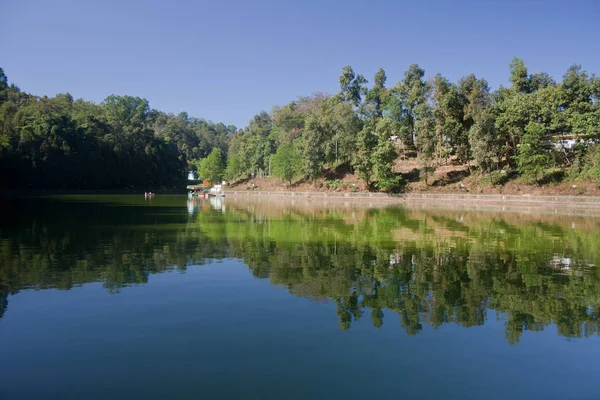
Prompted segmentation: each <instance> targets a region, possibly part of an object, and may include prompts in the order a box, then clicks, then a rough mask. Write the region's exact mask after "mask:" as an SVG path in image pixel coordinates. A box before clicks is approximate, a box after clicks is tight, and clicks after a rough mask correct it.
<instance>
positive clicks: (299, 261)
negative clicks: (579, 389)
mask: <svg viewBox="0 0 600 400" xmlns="http://www.w3.org/2000/svg"><path fill="white" fill-rule="evenodd" d="M3 209H4V210H6V212H5V213H6V216H7V218H6V219H5V221H4V223H3V225H2V227H1V228H0V316H1V315H3V314H4V312H5V310H6V308H7V306H8V295H9V294H13V295H14V294H16V293H18V292H19V290H23V289H26V288H39V289H43V288H59V289H70V288H72V287H73V286H77V285H82V284H84V283H87V282H96V281H99V282H103V284H104V286H105V288H106V289H107V290H109V291H110V292H114V293H118V292H119V291H120V290H122V289H123V288H124V287H126V286H131V285H136V284H143V283H145V282H147V281H148V278H149V276H150V275H151V274H154V273H160V272H163V271H169V270H174V269H177V270H180V271H185V269H186V268H187V267H188V266H190V265H198V264H204V263H206V262H211V261H212V260H215V259H222V258H227V257H235V258H240V259H243V260H244V262H245V263H246V264H247V265H248V268H249V269H250V270H251V271H252V274H253V275H254V276H255V277H257V278H268V279H269V280H270V282H271V283H272V284H274V285H282V286H285V287H286V288H287V289H288V291H289V293H290V294H292V295H295V296H302V297H307V298H310V299H313V300H315V301H331V302H333V303H335V304H336V306H337V316H338V319H339V326H340V329H342V330H347V329H350V328H351V326H352V322H353V321H355V320H358V319H360V318H370V320H371V321H372V323H373V325H374V326H376V327H380V326H382V325H383V324H384V321H385V323H398V322H396V321H397V319H399V323H400V324H401V326H402V327H403V328H404V330H405V331H406V332H407V333H408V334H410V335H415V334H417V333H419V331H421V330H422V328H423V325H425V324H429V325H431V326H433V327H439V326H441V325H443V324H447V323H454V324H457V325H460V326H464V327H470V326H479V325H483V324H485V322H486V318H487V310H489V309H493V310H495V311H497V312H498V313H500V315H502V317H503V318H505V319H506V324H505V327H506V329H505V335H506V338H507V340H508V341H509V342H510V343H517V342H518V341H519V337H520V336H521V334H522V332H523V331H524V330H534V331H538V330H542V329H544V328H545V327H546V326H548V325H550V324H554V325H556V326H557V329H558V332H559V334H560V335H563V336H565V337H569V338H572V337H586V336H590V335H595V334H596V335H597V334H598V315H599V305H600V284H599V279H598V268H597V266H598V265H599V262H600V251H599V250H600V249H599V247H600V219H597V218H585V217H569V216H548V215H525V214H519V213H512V214H502V213H495V212H477V213H474V212H465V211H443V210H429V211H423V210H415V209H410V208H405V207H399V206H396V207H380V208H369V207H366V206H364V205H347V204H334V205H324V204H319V203H317V202H316V200H312V201H310V200H309V201H307V200H303V201H298V202H294V203H291V202H277V201H264V200H261V201H246V200H238V199H234V198H231V199H229V198H227V199H225V200H219V199H212V201H211V202H209V201H207V200H194V201H191V200H189V199H187V198H186V197H183V196H157V197H155V198H153V199H151V200H148V199H144V198H143V197H142V196H55V197H45V198H28V199H19V200H18V201H10V202H8V203H5V204H3Z"/></svg>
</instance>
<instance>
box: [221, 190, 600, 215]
mask: <svg viewBox="0 0 600 400" xmlns="http://www.w3.org/2000/svg"><path fill="white" fill-rule="evenodd" d="M226 195H227V196H228V197H237V198H244V197H246V198H273V199H295V200H302V199H305V200H307V201H311V202H315V201H318V202H329V201H332V202H334V201H335V202H338V201H343V202H358V203H371V204H378V203H384V204H412V205H419V204H422V205H424V206H427V207H439V208H460V209H474V210H477V209H486V208H490V206H493V207H491V208H494V209H500V210H506V211H510V210H511V209H518V210H520V211H527V210H531V211H535V210H540V211H541V210H542V209H544V210H545V211H550V212H554V213H563V212H566V211H569V212H574V211H583V210H594V211H595V212H594V214H596V213H598V214H599V215H600V196H533V195H496V194H461V193H456V194H441V193H403V194H388V193H342V192H285V191H251V190H248V191H233V190H232V191H226Z"/></svg>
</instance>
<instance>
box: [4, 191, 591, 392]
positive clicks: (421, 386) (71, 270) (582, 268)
mask: <svg viewBox="0 0 600 400" xmlns="http://www.w3.org/2000/svg"><path fill="white" fill-rule="evenodd" d="M2 214H3V216H2V222H1V223H0V398H1V399H3V400H8V399H107V398H115V399H116V398H124V399H133V398H140V399H165V398H194V399H196V398H197V399H332V398H342V399H354V398H383V399H397V398H409V399H414V398H444V399H482V398H485V399H506V398H512V399H530V398H544V399H565V398H569V399H596V398H599V397H600V387H599V386H598V383H597V381H596V379H597V376H598V371H599V369H598V365H599V364H598V363H599V360H600V338H599V315H600V277H599V266H600V218H595V217H589V216H570V215H549V214H540V215H536V214H531V213H515V212H511V213H502V212H498V211H476V212H472V211H466V210H452V209H449V210H444V209H439V208H436V209H422V207H407V206H401V205H397V206H386V207H384V206H377V207H369V206H368V205H365V204H347V203H330V204H326V203H323V202H322V201H321V200H316V199H297V200H295V201H278V200H269V199H254V200H244V199H236V198H233V197H232V198H229V197H226V198H224V199H214V198H213V199H210V201H209V200H203V199H196V200H190V199H188V197H187V196H176V195H172V196H170V195H158V196H155V197H154V198H152V199H145V198H144V196H142V195H127V196H125V195H114V196H113V195H98V196H91V195H63V196H45V197H29V198H20V199H13V200H3V202H2Z"/></svg>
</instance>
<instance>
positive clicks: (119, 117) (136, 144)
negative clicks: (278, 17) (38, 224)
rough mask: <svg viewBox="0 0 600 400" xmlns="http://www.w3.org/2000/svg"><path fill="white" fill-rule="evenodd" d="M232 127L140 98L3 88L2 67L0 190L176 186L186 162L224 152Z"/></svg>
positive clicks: (14, 87)
mask: <svg viewBox="0 0 600 400" xmlns="http://www.w3.org/2000/svg"><path fill="white" fill-rule="evenodd" d="M234 131H235V127H233V126H225V125H223V124H221V123H219V124H214V123H212V122H207V121H205V120H202V119H196V118H191V117H189V116H188V115H187V114H186V113H180V114H179V115H177V116H175V115H172V114H166V113H164V112H160V111H157V110H153V109H151V108H150V106H149V104H148V101H147V100H145V99H141V98H139V97H131V96H115V95H111V96H109V97H107V98H106V100H104V101H103V102H102V103H101V104H94V103H91V102H87V101H84V100H82V99H79V100H74V99H73V97H72V96H71V95H70V94H69V93H65V94H59V95H57V96H55V97H53V98H48V97H45V96H44V97H37V96H33V95H30V94H27V93H24V92H22V91H21V90H20V89H19V88H18V87H17V86H15V85H8V80H7V78H6V75H5V74H4V71H2V69H1V68H0V187H3V188H6V187H9V188H70V189H75V188H93V189H112V188H127V187H132V186H133V187H162V186H173V185H176V184H177V183H180V182H182V181H183V180H184V179H185V177H186V176H187V173H186V171H187V170H188V163H191V162H193V161H194V160H197V159H201V158H204V157H206V156H207V155H208V154H209V153H210V152H211V151H212V150H213V149H215V148H218V149H221V150H222V151H223V152H224V153H226V152H227V148H228V142H229V138H230V136H231V135H232V134H233V132H234Z"/></svg>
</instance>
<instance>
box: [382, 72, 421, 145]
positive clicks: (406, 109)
mask: <svg viewBox="0 0 600 400" xmlns="http://www.w3.org/2000/svg"><path fill="white" fill-rule="evenodd" d="M424 76H425V70H423V69H422V68H421V67H419V66H418V65H417V64H412V65H411V66H410V67H409V68H408V70H406V71H405V72H404V79H403V80H402V81H401V82H399V83H397V84H396V86H394V87H393V88H392V89H391V90H390V93H389V97H388V98H387V102H386V107H385V108H386V111H387V118H389V119H390V120H391V121H392V122H393V125H394V130H395V131H396V132H398V134H399V135H400V137H401V138H402V140H403V141H404V143H405V144H407V145H408V146H413V145H414V144H415V143H416V140H417V124H418V120H419V119H420V118H421V117H422V116H423V114H424V113H425V112H426V109H427V106H428V104H427V102H428V98H429V94H430V90H431V86H430V85H429V83H428V82H426V81H425V80H424V78H423V77H424Z"/></svg>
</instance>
